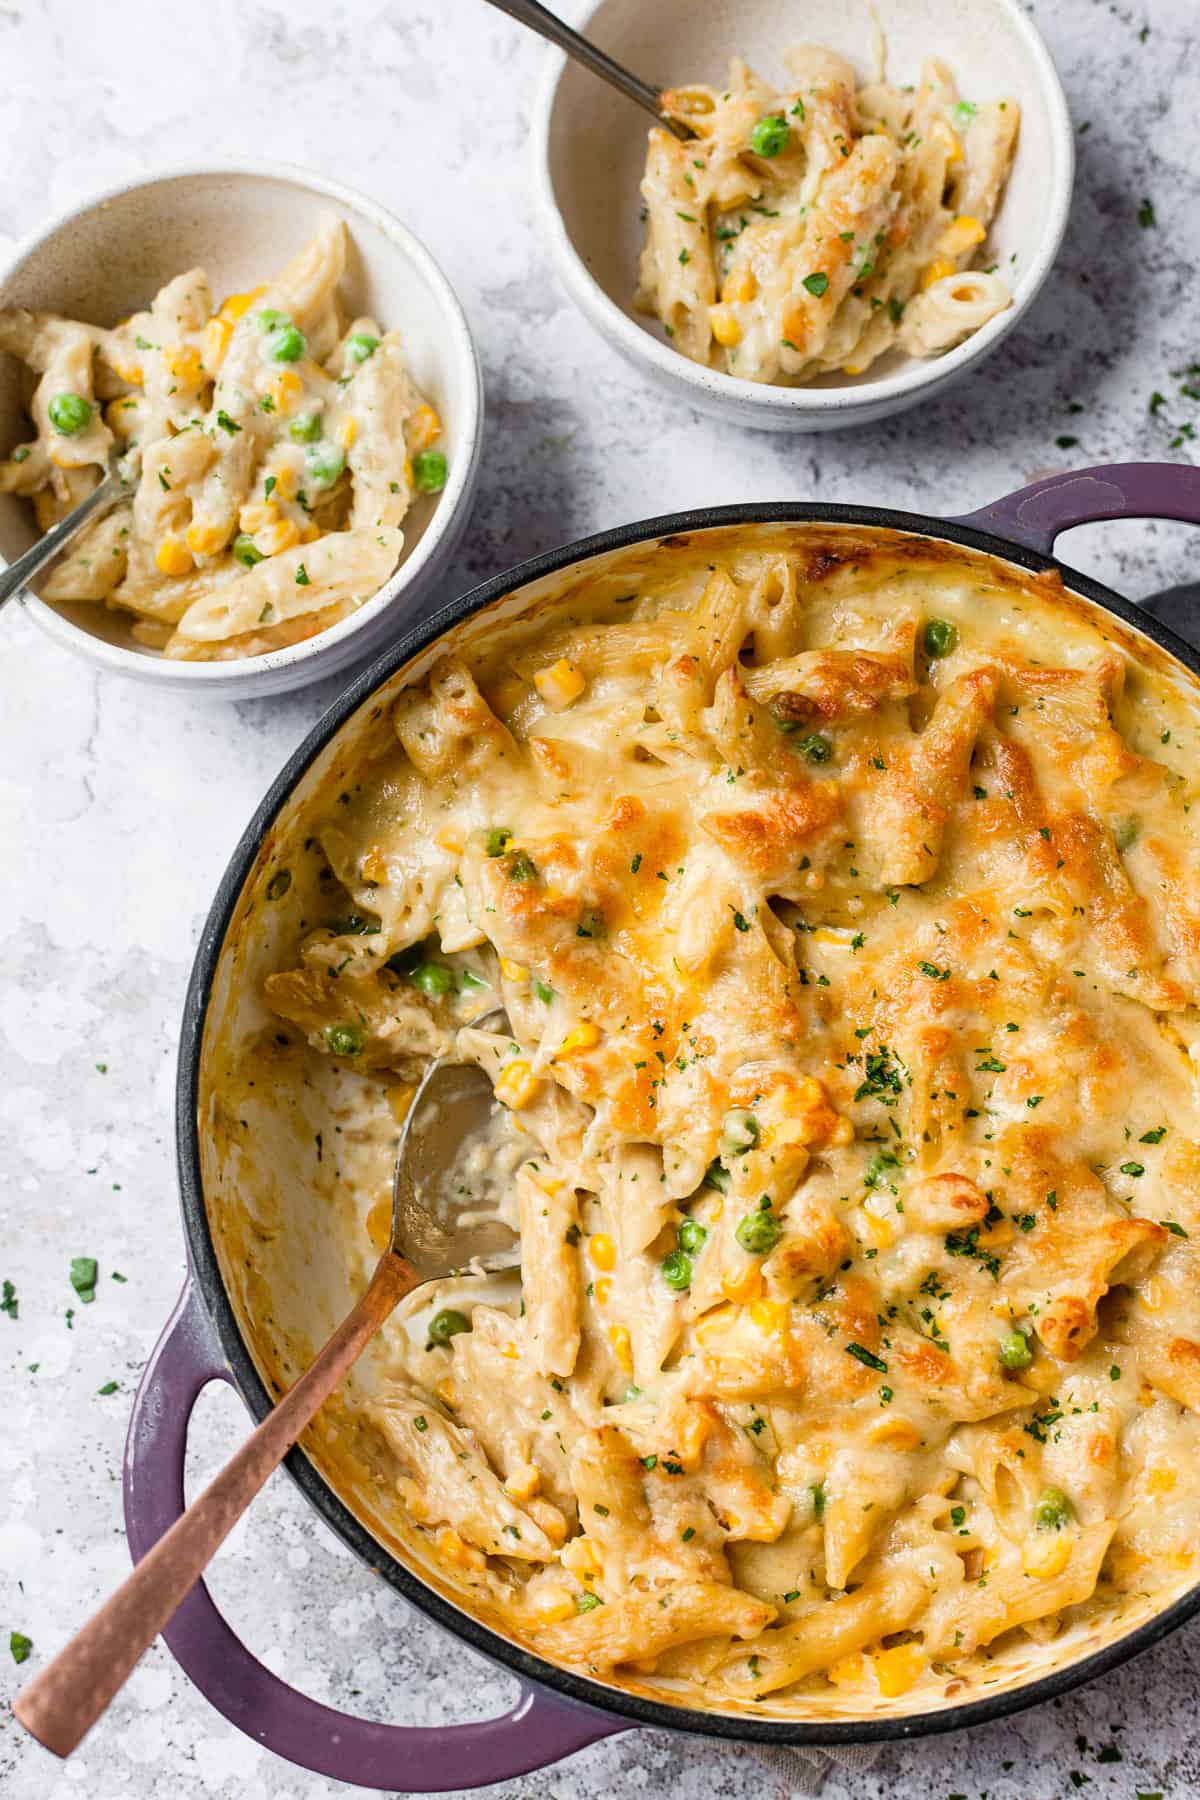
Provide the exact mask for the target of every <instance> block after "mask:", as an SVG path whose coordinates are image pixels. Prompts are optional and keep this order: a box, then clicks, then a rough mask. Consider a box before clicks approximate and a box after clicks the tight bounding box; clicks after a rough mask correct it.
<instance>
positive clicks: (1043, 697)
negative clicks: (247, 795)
mask: <svg viewBox="0 0 1200 1800" xmlns="http://www.w3.org/2000/svg"><path fill="white" fill-rule="evenodd" d="M1198 720H1200V690H1198V689H1197V684H1196V680H1195V677H1194V676H1192V675H1191V674H1189V673H1188V671H1187V670H1186V669H1184V668H1183V667H1182V666H1181V665H1180V664H1178V663H1177V662H1176V661H1175V660H1174V659H1173V658H1172V657H1171V656H1169V655H1168V654H1166V653H1165V652H1163V651H1160V650H1159V649H1158V648H1157V647H1156V646H1155V645H1154V644H1153V643H1152V642H1150V641H1149V640H1148V639H1147V638H1144V637H1143V636H1141V635H1140V634H1139V633H1138V632H1136V631H1134V630H1132V629H1129V628H1127V627H1125V626H1124V625H1122V624H1121V623H1120V621H1119V619H1117V618H1114V617H1112V616H1109V615H1107V614H1105V612H1104V611H1103V610H1102V608H1101V607H1100V606H1098V605H1093V604H1091V603H1090V602H1088V601H1086V600H1084V599H1082V598H1079V597H1077V596H1075V595H1073V594H1071V593H1068V592H1067V591H1066V590H1065V589H1064V588H1063V586H1062V583H1061V580H1060V579H1059V578H1058V577H1057V575H1055V574H1051V575H1041V576H1037V575H1033V574H1030V573H1029V572H1027V571H1026V570H1024V569H1021V568H1020V567H1018V566H1017V565H1015V564H1013V563H1009V562H1006V561H1004V560H1002V559H1000V558H998V557H995V556H992V555H987V554H983V553H982V552H980V551H979V550H975V549H971V548H966V547H962V546H960V545H956V544H953V543H947V542H944V541H939V540H937V539H935V538H927V537H922V536H919V535H917V534H916V533H914V532H912V531H907V532H906V531H902V530H893V529H875V528H869V529H868V528H865V527H863V526H855V525H854V524H847V523H842V524H833V523H829V522H816V523H805V522H803V521H799V522H796V523H779V524H745V525H738V524H734V525H729V526H725V527H719V528H715V529H711V530H706V529H695V530H688V529H681V531H680V532H678V533H676V534H674V535H672V536H668V537H667V538H665V539H662V540H650V541H647V542H634V543H633V544H631V545H628V546H626V547H625V548H623V549H620V550H617V551H614V552H611V553H606V554H603V555H598V556H593V557H591V558H589V559H588V560H587V561H585V562H583V563H580V564H577V565H575V566H574V567H570V568H568V569H567V570H566V571H565V572H564V573H563V574H561V575H557V576H547V577H546V578H545V579H544V580H542V581H541V582H539V583H536V584H534V585H533V586H532V587H528V588H525V589H524V590H517V591H516V592H508V593H506V595H505V597H503V598H499V599H495V600H494V603H493V605H492V606H491V608H490V609H488V610H486V611H484V612H482V613H480V614H478V615H476V616H474V617H472V618H470V619H468V620H467V621H466V623H465V624H464V625H461V626H459V627H458V628H456V629H455V631H454V633H453V634H452V636H451V638H450V639H449V640H445V639H443V640H442V641H441V642H435V643H434V644H433V646H432V648H431V649H428V650H426V651H425V652H423V653H422V654H421V655H420V656H418V657H417V658H416V659H415V660H414V661H413V662H412V663H410V664H409V665H407V666H405V667H403V668H401V669H400V670H399V671H398V672H396V673H394V674H392V675H391V676H390V677H389V679H388V680H387V681H386V682H385V683H383V684H382V685H380V686H379V687H378V688H377V689H376V690H374V691H373V692H372V693H371V694H370V695H369V696H368V697H367V698H366V699H365V700H364V701H363V703H362V704H361V705H360V707H359V710H358V711H357V712H356V713H355V714H354V715H353V717H352V719H351V721H350V722H349V723H348V724H347V725H346V726H344V727H343V729H342V730H341V731H340V732H339V733H338V734H337V736H335V737H334V738H333V740H332V742H331V743H330V744H329V745H328V746H327V747H326V749H325V750H324V751H323V752H322V753H321V755H320V757H319V758H318V760H317V761H316V763H315V764H314V765H313V766H312V767H311V768H309V769H308V771H307V773H306V774H305V776H304V779H303V782H302V785H301V787H300V788H299V789H297V790H296V792H295V793H293V794H292V796H291V798H290V800H289V802H288V804H287V805H286V806H285V807H284V809H283V810H282V811H281V812H279V813H278V815H273V816H272V820H271V826H270V832H269V836H268V838H267V840H266V842H265V843H264V845H263V848H262V850H261V852H260V854H259V856H258V858H257V861H256V864H255V867H254V871H253V874H252V876H251V878H250V880H249V883H248V885H247V886H246V887H245V888H244V889H243V890H242V892H241V897H240V899H238V900H237V902H236V914H235V917H234V921H233V923H232V926H231V928H230V930H229V933H228V936H227V938H226V941H225V944H224V947H223V949H222V951H221V967H220V972H219V974H218V977H217V981H216V986H215V988H214V1000H213V1004H212V1007H211V1010H210V1013H209V1016H208V1019H207V1023H206V1027H205V1040H204V1050H203V1059H202V1067H201V1071H200V1087H199V1119H200V1125H201V1130H200V1134H199V1136H200V1145H201V1149H200V1155H201V1158H202V1170H203V1183H204V1195H205V1204H206V1207H207V1217H208V1222H209V1225H210V1227H211V1230H212V1234H213V1239H214V1241H215V1246H216V1253H217V1257H218V1260H219V1264H220V1269H221V1274H222V1278H223V1281H224V1283H225V1286H226V1288H227V1291H228V1293H229V1295H230V1298H231V1300H232V1304H233V1307H234V1311H235V1313H236V1315H237V1317H238V1319H239V1321H240V1326H241V1329H242V1331H243V1332H244V1333H245V1335H246V1337H247V1339H248V1341H250V1342H251V1343H252V1344H253V1346H254V1351H255V1354H256V1356H257V1358H258V1359H259V1364H260V1367H261V1368H262V1369H263V1370H264V1372H265V1374H266V1376H267V1379H268V1382H269V1383H270V1384H271V1385H272V1386H275V1387H279V1386H282V1385H285V1384H286V1383H287V1381H289V1380H290V1379H291V1378H293V1376H294V1374H295V1373H297V1372H298V1371H299V1369H300V1368H302V1367H303V1366H304V1364H305V1362H306V1361H307V1360H308V1358H309V1356H310V1355H311V1352H312V1348H313V1346H314V1344H315V1343H316V1342H319V1341H320V1336H321V1333H322V1331H323V1329H324V1328H325V1327H326V1324H327V1323H328V1322H330V1321H335V1320H336V1318H337V1317H338V1314H339V1311H340V1309H341V1307H342V1306H343V1304H344V1301H345V1299H346V1296H347V1295H348V1294H351V1293H353V1292H354V1291H355V1289H356V1288H357V1287H359V1286H360V1285H361V1282H362V1280H363V1279H364V1276H365V1273H366V1271H367V1269H368V1268H369V1266H370V1264H371V1262H372V1260H373V1256H374V1252H375V1247H376V1246H377V1245H378V1243H379V1242H380V1241H381V1239H382V1237H383V1236H385V1235H386V1229H387V1218H388V1212H389V1198H388V1195H389V1180H390V1172H391V1155H392V1147H393V1145H394V1141H395V1135H396V1130H397V1120H398V1119H400V1118H402V1117H403V1115H404V1110H405V1107H406V1105H407V1103H408V1099H409V1097H410V1095H411V1092H412V1084H413V1081H414V1079H415V1078H416V1077H417V1076H418V1075H419V1073H420V1071H421V1069H422V1068H423V1067H424V1066H425V1064H426V1062H427V1060H428V1058H429V1057H430V1056H433V1055H436V1054H442V1053H445V1052H447V1051H451V1052H452V1053H453V1054H456V1055H458V1056H460V1057H462V1058H464V1059H466V1060H471V1061H474V1062H477V1063H478V1064H479V1065H480V1066H481V1067H483V1068H484V1069H485V1070H487V1071H488V1072H489V1074H490V1075H491V1077H492V1079H493V1082H494V1087H495V1094H496V1102H497V1105H496V1112H495V1119H494V1124H493V1132H492V1142H491V1144H490V1146H489V1147H488V1153H487V1155H486V1156H484V1157H483V1158H482V1159H478V1158H477V1159H475V1160H474V1161H473V1162H472V1163H471V1165H470V1166H464V1168H463V1170H462V1171H461V1174H462V1178H463V1179H464V1180H469V1181H471V1182H473V1183H476V1182H477V1183H478V1188H477V1192H478V1195H479V1201H480V1204H481V1205H488V1206H497V1207H498V1208H499V1209H500V1210H501V1213H502V1215H503V1216H505V1217H506V1218H507V1219H508V1220H509V1222H510V1223H511V1224H512V1226H513V1227H514V1229H516V1230H519V1232H520V1234H521V1240H522V1256H523V1269H522V1276H521V1283H520V1285H513V1286H511V1287H507V1288H505V1287H504V1286H500V1287H498V1288H497V1289H495V1290H494V1291H492V1292H488V1293H481V1292H480V1290H479V1288H478V1286H477V1285H476V1284H475V1283H473V1282H471V1281H469V1280H464V1281H461V1282H458V1283H452V1284H446V1285H445V1286H443V1287H442V1288H441V1290H440V1291H439V1292H437V1293H436V1294H435V1295H434V1296H432V1297H431V1296H429V1295H426V1296H424V1298H423V1301H422V1303H421V1305H420V1307H419V1309H413V1310H411V1311H410V1313H409V1315H408V1317H407V1318H406V1320H405V1321H403V1328H402V1329H400V1330H396V1331H393V1332H392V1333H391V1335H390V1336H389V1337H388V1339H387V1340H386V1342H385V1343H383V1344H381V1345H380V1346H379V1347H378V1348H377V1350H376V1351H374V1352H373V1353H372V1354H371V1355H370V1357H369V1359H368V1360H367V1361H366V1362H365V1363H364V1364H363V1365H362V1366H361V1370H360V1372H358V1373H356V1375H355V1378H354V1381H353V1383H352V1384H351V1386H350V1389H349V1391H348V1393H347V1396H346V1399H345V1402H344V1404H342V1405H340V1406H339V1407H338V1408H337V1409H335V1410H334V1411H333V1412H332V1413H331V1414H330V1415H329V1416H328V1417H323V1418H322V1419H321V1420H320V1421H319V1422H318V1425H317V1427H316V1429H315V1431H314V1434H313V1437H312V1439H311V1441H310V1443H309V1445H308V1454H309V1456H310V1457H311V1458H312V1459H313V1461H314V1463H315V1465H316V1467H317V1469H318V1470H319V1471H320V1472H321V1475H322V1477H323V1478H324V1479H325V1480H327V1481H328V1482H329V1483H330V1484H331V1486H332V1487H333V1488H334V1489H335V1490H336V1491H337V1492H338V1493H339V1494H340V1495H341V1496H342V1498H343V1499H344V1500H345V1501H346V1503H347V1504H348V1505H350V1506H351V1507H352V1508H353V1509H354V1510H355V1511H356V1513H357V1514H358V1516H359V1517H360V1518H361V1519H362V1520H364V1521H365V1522H366V1523H367V1525H368V1527H369V1529H370V1531H371V1533H372V1534H373V1536H374V1538H375V1540H376V1541H377V1542H378V1543H380V1544H382V1545H383V1546H384V1547H385V1548H386V1549H387V1550H389V1551H390V1552H391V1554H392V1555H394V1556H396V1557H397V1558H399V1559H400V1560H401V1561H402V1562H404V1563H406V1564H408V1565H409V1566H412V1567H415V1568H417V1569H419V1571H420V1574H421V1578H422V1580H423V1581H424V1582H425V1583H426V1584H427V1586H429V1587H432V1588H433V1589H434V1590H435V1592H438V1593H440V1594H442V1595H444V1596H446V1597H448V1598H450V1599H452V1600H453V1602H454V1604H455V1605H456V1606H457V1607H459V1608H461V1609H464V1610H465V1611H466V1612H467V1613H468V1614H469V1615H471V1616H472V1617H473V1618H475V1619H478V1620H480V1621H482V1622H483V1623H484V1624H485V1625H486V1626H488V1627H489V1628H490V1630H491V1631H492V1632H495V1633H498V1634H500V1635H501V1636H502V1637H503V1639H505V1640H506V1641H507V1642H509V1643H516V1644H519V1645H522V1646H524V1647H525V1648H526V1649H528V1650H530V1651H532V1653H533V1654H534V1655H535V1656H536V1657H537V1658H539V1659H541V1661H542V1662H543V1663H550V1664H553V1665H556V1666H558V1667H560V1668H565V1669H567V1670H569V1671H573V1672H574V1673H576V1674H579V1675H583V1676H584V1677H586V1678H587V1680H588V1681H589V1682H590V1683H591V1684H593V1687H592V1694H591V1697H592V1698H593V1699H595V1698H596V1697H597V1695H598V1696H599V1697H600V1698H601V1699H602V1698H603V1696H604V1695H605V1694H606V1693H609V1694H612V1695H614V1696H625V1697H632V1698H636V1699H641V1700H647V1701H653V1702H657V1703H661V1704H663V1705H665V1706H667V1707H678V1708H684V1709H688V1710H689V1711H690V1712H691V1713H696V1714H714V1715H729V1716H732V1717H735V1718H736V1719H737V1720H738V1721H739V1724H743V1725H744V1723H745V1722H747V1721H748V1720H750V1719H759V1720H764V1721H767V1720H779V1721H785V1722H786V1721H800V1722H819V1721H826V1722H833V1723H836V1722H837V1721H839V1720H841V1721H850V1720H859V1719H863V1718H865V1717H867V1716H872V1717H883V1716H888V1715H891V1716H896V1717H898V1716H901V1715H911V1714H924V1715H927V1716H928V1715H933V1714H936V1713H937V1712H938V1711H944V1710H946V1709H948V1708H951V1707H953V1706H954V1705H955V1704H956V1702H964V1701H983V1700H984V1699H985V1698H986V1697H988V1696H996V1695H1003V1694H1005V1693H1011V1692H1013V1691H1015V1690H1018V1689H1020V1688H1022V1687H1023V1686H1026V1685H1028V1684H1029V1683H1030V1682H1032V1681H1034V1680H1036V1678H1037V1677H1038V1676H1039V1675H1043V1674H1045V1673H1046V1672H1047V1671H1049V1670H1062V1669H1065V1668H1069V1667H1070V1666H1071V1665H1073V1664H1077V1663H1079V1662H1080V1661H1081V1660H1082V1659H1084V1658H1086V1657H1087V1656H1088V1655H1089V1654H1090V1653H1091V1652H1094V1651H1098V1650H1100V1649H1102V1648H1103V1647H1105V1646H1107V1645H1110V1644H1113V1643H1114V1642H1116V1641H1117V1640H1118V1639H1120V1638H1122V1637H1123V1636H1125V1635H1127V1634H1128V1633H1130V1632H1131V1631H1133V1630H1134V1629H1135V1627H1137V1626H1138V1625H1140V1624H1143V1623H1145V1622H1146V1621H1147V1620H1149V1619H1150V1618H1152V1617H1153V1616H1154V1615H1155V1614H1157V1613H1160V1612H1161V1611H1163V1609H1164V1608H1166V1607H1167V1605H1168V1604H1169V1603H1170V1601H1171V1600H1172V1599H1174V1598H1175V1597H1176V1596H1177V1595H1178V1594H1179V1592H1180V1591H1181V1590H1182V1589H1183V1588H1184V1587H1185V1586H1190V1585H1191V1584H1192V1582H1193V1581H1194V1569H1193V1563H1192V1559H1193V1555H1194V1550H1193V1533H1194V1520H1195V1516H1196V1507H1197V1501H1198V1498H1200V1496H1198V1494H1197V1479H1198V1478H1197V1476H1196V1474H1195V1470H1196V1468H1197V1466H1198V1465H1197V1460H1196V1457H1195V1456H1194V1454H1192V1452H1193V1450H1194V1447H1195V1436H1196V1418H1197V1407H1198V1405H1200V1392H1198V1391H1197V1389H1196V1385H1195V1368H1196V1364H1197V1360H1198V1359H1200V1350H1197V1344H1200V1318H1197V1316H1196V1314H1195V1308H1194V1303H1193V1289H1194V1282H1192V1280H1191V1277H1190V1271H1191V1267H1192V1258H1193V1256H1194V1252H1193V1251H1192V1249H1191V1244H1192V1242H1193V1240H1194V1236H1195V1233H1196V1232H1197V1231H1198V1230H1200V1210H1198V1209H1200V1201H1198V1200H1197V1197H1196V1196H1197V1193H1198V1192H1200V1189H1198V1187H1197V1177H1196V1168H1197V1164H1198V1159H1200V1105H1198V1101H1197V1094H1196V1086H1195V1078H1194V1070H1193V1066H1192V1061H1191V1056H1190V1045H1191V1041H1192V1020H1193V1014H1194V1009H1195V1003H1196V972H1195V967H1194V949H1193V943H1194V920H1193V916H1192V910H1191V900H1190V898H1189V896H1190V894H1191V893H1192V891H1193V889H1194V886H1195V882H1194V879H1193V874H1194V870H1195V865H1196V860H1197V856H1198V854H1200V849H1198V846H1197V843H1196V838H1195V827H1194V825H1193V824H1192V822H1191V819H1192V815H1191V811H1190V798H1189V796H1190V785H1189V783H1190V776H1189V773H1188V762H1187V750H1186V746H1187V745H1188V744H1189V743H1190V742H1191V741H1192V737H1193V734H1194V732H1195V729H1196V726H1197V722H1198ZM1181 746H1182V747H1183V748H1181ZM498 1003H499V1004H502V1005H503V1006H504V1008H505V1012H506V1015H507V1024H508V1029H506V1030H502V1031H494V1030H490V1029H489V1030H481V1029H480V1028H479V1027H478V1026H477V1025H476V1024H474V1023H473V1021H474V1020H476V1019H479V1018H482V1017H483V1015H485V1014H486V1013H488V1012H490V1011H492V1010H493V1009H494V1008H495V1006H496V1005H497V1004H498ZM284 1207H286V1208H287V1209H288V1215H289V1216H288V1225H287V1229H286V1230H280V1229H279V1223H280V1214H281V1209H282V1208H284Z"/></svg>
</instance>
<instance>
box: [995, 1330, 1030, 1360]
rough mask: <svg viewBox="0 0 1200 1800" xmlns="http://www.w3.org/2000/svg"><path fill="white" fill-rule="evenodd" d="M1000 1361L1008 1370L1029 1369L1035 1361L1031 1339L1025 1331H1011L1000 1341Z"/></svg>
mask: <svg viewBox="0 0 1200 1800" xmlns="http://www.w3.org/2000/svg"><path fill="white" fill-rule="evenodd" d="M1000 1361H1001V1362H1002V1363H1003V1364H1004V1366H1005V1368H1006V1369H1027V1368H1028V1367H1029V1365H1030V1363H1031V1362H1032V1361H1033V1351H1032V1350H1031V1349H1030V1348H1029V1339H1028V1338H1027V1337H1026V1336H1025V1333H1024V1332H1023V1331H1010V1332H1008V1333H1006V1335H1005V1336H1004V1337H1002V1338H1001V1339H1000Z"/></svg>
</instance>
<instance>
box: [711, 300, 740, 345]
mask: <svg viewBox="0 0 1200 1800" xmlns="http://www.w3.org/2000/svg"><path fill="white" fill-rule="evenodd" d="M708 322H709V324H710V326H711V327H712V334H713V336H714V337H715V338H716V340H717V342H718V344H723V345H724V346H725V348H726V349H727V350H730V349H732V348H733V346H734V344H740V343H741V341H742V328H741V326H740V325H739V324H738V322H737V318H736V317H735V315H734V314H733V313H731V312H730V310H729V308H728V307H727V306H710V307H709V309H708Z"/></svg>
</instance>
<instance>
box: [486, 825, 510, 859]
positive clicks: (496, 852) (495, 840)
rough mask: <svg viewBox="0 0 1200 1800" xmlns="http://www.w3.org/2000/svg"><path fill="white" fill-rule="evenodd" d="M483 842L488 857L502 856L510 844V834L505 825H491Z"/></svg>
mask: <svg viewBox="0 0 1200 1800" xmlns="http://www.w3.org/2000/svg"><path fill="white" fill-rule="evenodd" d="M485 841H486V844H487V853H488V855H489V856H503V855H504V852H505V851H506V850H507V849H508V846H509V844H510V843H511V842H512V832H511V831H510V830H509V829H508V826H507V825H493V826H492V829H491V830H490V831H489V832H488V834H487V838H486V840H485Z"/></svg>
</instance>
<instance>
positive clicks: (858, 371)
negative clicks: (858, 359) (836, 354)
mask: <svg viewBox="0 0 1200 1800" xmlns="http://www.w3.org/2000/svg"><path fill="white" fill-rule="evenodd" d="M866 372H867V365H866V363H843V364H842V374H843V375H865V374H866Z"/></svg>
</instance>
